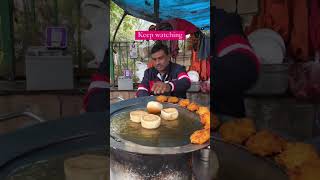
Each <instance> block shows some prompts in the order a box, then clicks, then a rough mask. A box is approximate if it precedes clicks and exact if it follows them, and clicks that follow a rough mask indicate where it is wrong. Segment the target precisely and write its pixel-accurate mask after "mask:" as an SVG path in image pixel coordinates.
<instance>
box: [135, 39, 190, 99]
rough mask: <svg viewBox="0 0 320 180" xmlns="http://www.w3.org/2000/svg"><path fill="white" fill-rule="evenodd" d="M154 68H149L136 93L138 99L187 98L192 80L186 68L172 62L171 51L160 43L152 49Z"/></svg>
mask: <svg viewBox="0 0 320 180" xmlns="http://www.w3.org/2000/svg"><path fill="white" fill-rule="evenodd" d="M151 58H152V60H153V61H154V66H153V67H151V68H148V69H147V70H146V71H145V73H144V77H143V79H142V81H141V83H140V84H139V86H138V91H137V93H136V96H137V97H143V96H150V95H160V94H162V95H167V96H176V97H179V98H187V95H186V93H187V90H188V89H189V88H190V86H191V80H190V78H189V76H188V74H187V72H186V70H185V67H184V66H181V65H179V64H176V63H173V62H171V61H170V55H169V49H168V47H167V46H166V45H164V44H162V43H161V42H160V41H159V42H157V43H156V44H155V45H154V46H153V47H152V49H151Z"/></svg>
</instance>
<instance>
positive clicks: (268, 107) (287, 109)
mask: <svg viewBox="0 0 320 180" xmlns="http://www.w3.org/2000/svg"><path fill="white" fill-rule="evenodd" d="M246 110H247V115H248V116H249V117H252V118H253V119H254V120H255V121H256V125H257V126H258V128H262V129H264V128H268V129H271V130H274V131H276V132H280V133H284V134H286V135H289V136H292V137H295V138H298V139H300V140H306V139H310V138H312V136H313V134H314V128H313V125H314V122H315V112H316V106H314V105H313V104H308V103H303V102H298V101H296V100H295V99H293V98H280V99H277V98H273V99H272V98H249V99H246Z"/></svg>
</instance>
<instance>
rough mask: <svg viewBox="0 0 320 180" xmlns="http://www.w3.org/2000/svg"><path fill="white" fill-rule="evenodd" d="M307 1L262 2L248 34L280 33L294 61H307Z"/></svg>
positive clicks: (280, 0)
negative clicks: (258, 31)
mask: <svg viewBox="0 0 320 180" xmlns="http://www.w3.org/2000/svg"><path fill="white" fill-rule="evenodd" d="M307 19H308V3H307V0H262V1H261V12H260V14H259V15H258V16H255V17H254V18H253V20H252V23H251V25H250V26H249V27H247V28H246V33H247V34H250V33H251V32H253V31H255V30H257V29H260V28H270V29H273V30H274V31H276V32H278V33H279V34H280V35H281V36H282V38H283V39H284V41H285V43H286V44H287V45H288V46H287V49H288V50H289V51H288V53H289V55H290V56H292V57H293V58H294V59H298V60H303V61H307V60H308V57H309V53H310V51H309V31H308V20H307Z"/></svg>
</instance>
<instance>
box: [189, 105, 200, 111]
mask: <svg viewBox="0 0 320 180" xmlns="http://www.w3.org/2000/svg"><path fill="white" fill-rule="evenodd" d="M187 109H188V110H189V111H192V112H193V111H197V110H198V109H199V106H198V105H197V104H196V103H191V104H189V105H188V106H187Z"/></svg>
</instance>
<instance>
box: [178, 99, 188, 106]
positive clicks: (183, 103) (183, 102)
mask: <svg viewBox="0 0 320 180" xmlns="http://www.w3.org/2000/svg"><path fill="white" fill-rule="evenodd" d="M189 104H190V100H189V99H181V100H180V101H179V106H181V107H187V106H188V105H189Z"/></svg>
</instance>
